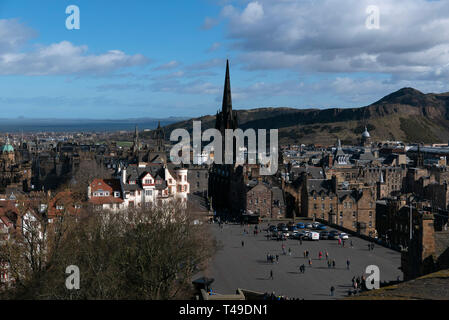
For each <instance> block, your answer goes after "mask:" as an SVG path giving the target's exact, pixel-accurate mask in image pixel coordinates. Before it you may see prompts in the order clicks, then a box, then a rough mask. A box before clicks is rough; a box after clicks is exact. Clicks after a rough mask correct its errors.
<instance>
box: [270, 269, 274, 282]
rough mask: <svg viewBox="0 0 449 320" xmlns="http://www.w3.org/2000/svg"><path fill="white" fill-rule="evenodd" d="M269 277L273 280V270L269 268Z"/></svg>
mask: <svg viewBox="0 0 449 320" xmlns="http://www.w3.org/2000/svg"><path fill="white" fill-rule="evenodd" d="M270 279H271V280H274V277H273V270H270Z"/></svg>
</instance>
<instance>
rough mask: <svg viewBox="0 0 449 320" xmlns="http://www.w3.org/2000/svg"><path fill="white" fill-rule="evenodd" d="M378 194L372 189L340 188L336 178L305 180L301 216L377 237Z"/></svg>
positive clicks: (369, 187) (368, 187) (367, 187)
mask: <svg viewBox="0 0 449 320" xmlns="http://www.w3.org/2000/svg"><path fill="white" fill-rule="evenodd" d="M375 202H376V191H375V188H374V187H372V186H364V187H362V188H359V189H352V190H350V189H347V190H345V189H339V188H338V185H337V179H336V177H335V176H334V177H332V179H310V178H307V177H306V179H305V180H304V186H303V188H302V199H301V206H302V208H301V215H302V216H305V217H309V218H313V219H318V220H321V221H324V222H326V223H329V224H331V225H335V226H339V227H341V228H344V229H347V230H350V231H354V232H357V233H360V234H364V235H367V236H373V237H374V236H375V234H376V215H375V212H376V206H375Z"/></svg>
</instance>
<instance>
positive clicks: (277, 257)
mask: <svg viewBox="0 0 449 320" xmlns="http://www.w3.org/2000/svg"><path fill="white" fill-rule="evenodd" d="M276 262H277V263H279V255H278V254H277V255H276Z"/></svg>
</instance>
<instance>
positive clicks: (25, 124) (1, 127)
mask: <svg viewBox="0 0 449 320" xmlns="http://www.w3.org/2000/svg"><path fill="white" fill-rule="evenodd" d="M184 119H185V118H181V117H170V118H165V119H154V118H139V119H111V120H108V119H104V120H103V119H98V120H97V119H28V118H17V119H1V118H0V132H9V133H13V132H21V131H22V130H23V131H24V132H49V131H52V132H79V131H86V132H111V131H120V130H127V131H130V130H134V128H135V126H136V125H137V126H138V127H139V130H144V129H155V128H157V126H158V124H159V121H160V123H161V125H162V126H166V125H169V124H172V123H174V122H179V121H181V120H184Z"/></svg>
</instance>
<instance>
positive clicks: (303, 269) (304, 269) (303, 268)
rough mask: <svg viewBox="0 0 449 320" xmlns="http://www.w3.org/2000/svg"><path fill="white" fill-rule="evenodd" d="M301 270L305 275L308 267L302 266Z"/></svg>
mask: <svg viewBox="0 0 449 320" xmlns="http://www.w3.org/2000/svg"><path fill="white" fill-rule="evenodd" d="M301 268H302V273H305V272H306V266H305V265H304V264H302V266H301Z"/></svg>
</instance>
